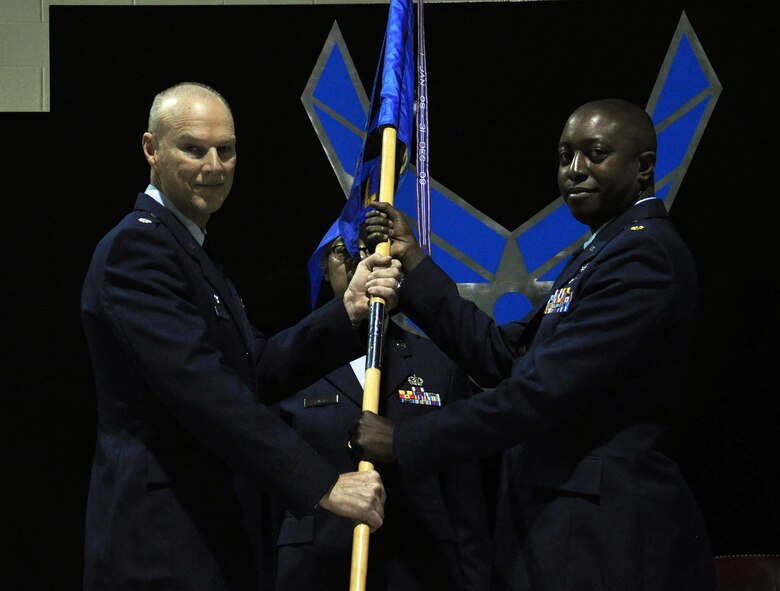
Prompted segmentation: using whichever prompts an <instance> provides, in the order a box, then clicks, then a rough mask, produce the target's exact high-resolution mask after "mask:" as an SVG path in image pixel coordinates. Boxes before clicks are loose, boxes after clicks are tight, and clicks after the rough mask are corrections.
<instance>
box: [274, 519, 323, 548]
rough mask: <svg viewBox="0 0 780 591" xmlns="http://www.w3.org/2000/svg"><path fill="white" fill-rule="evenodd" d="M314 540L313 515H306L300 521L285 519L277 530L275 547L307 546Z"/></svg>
mask: <svg viewBox="0 0 780 591" xmlns="http://www.w3.org/2000/svg"><path fill="white" fill-rule="evenodd" d="M313 540H314V515H306V516H305V517H302V518H301V519H296V518H295V517H285V518H284V520H283V521H282V527H281V528H280V529H279V538H278V539H277V540H276V545H277V546H285V545H287V544H309V543H311V542H312V541H313Z"/></svg>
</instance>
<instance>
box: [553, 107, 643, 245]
mask: <svg viewBox="0 0 780 591" xmlns="http://www.w3.org/2000/svg"><path fill="white" fill-rule="evenodd" d="M639 172H640V159H639V154H638V152H637V149H636V142H635V141H634V139H633V129H632V128H630V126H629V125H628V124H626V123H624V122H623V121H622V120H621V118H620V117H617V116H613V115H610V114H605V113H603V112H601V111H599V110H597V109H580V110H578V111H576V112H575V113H574V114H573V115H572V116H571V117H570V118H569V120H568V121H567V122H566V126H565V127H564V128H563V133H562V134H561V139H560V141H559V142H558V189H559V190H560V192H561V195H562V196H563V200H564V201H565V202H566V204H567V205H568V206H569V210H570V211H571V213H572V215H573V216H574V219H576V220H577V221H579V222H582V223H583V224H587V225H588V226H589V227H590V229H591V230H592V231H595V230H597V229H598V228H599V227H600V226H601V225H602V224H604V223H605V222H607V221H609V220H610V219H612V218H613V217H615V216H616V215H618V214H620V213H622V212H623V211H625V210H626V209H627V208H628V207H630V206H631V205H632V204H633V203H634V202H635V201H636V200H637V199H638V198H639V195H640V193H641V188H640V185H639V180H638V174H639Z"/></svg>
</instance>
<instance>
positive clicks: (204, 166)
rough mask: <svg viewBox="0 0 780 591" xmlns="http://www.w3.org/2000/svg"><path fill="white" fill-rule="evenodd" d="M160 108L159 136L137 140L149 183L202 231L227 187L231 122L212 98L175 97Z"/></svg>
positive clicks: (232, 154) (232, 152)
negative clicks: (162, 115)
mask: <svg viewBox="0 0 780 591" xmlns="http://www.w3.org/2000/svg"><path fill="white" fill-rule="evenodd" d="M166 109H167V110H166V111H165V118H164V122H165V125H164V126H163V131H162V132H161V133H159V134H158V136H155V135H153V134H151V133H146V134H144V139H143V144H144V152H145V153H146V159H147V160H148V161H149V164H150V165H151V167H152V183H153V184H154V185H155V186H156V187H157V188H158V189H160V191H162V193H163V194H164V195H165V196H166V197H168V199H170V200H171V201H172V202H173V204H174V205H175V206H176V207H177V208H178V209H179V211H181V212H182V213H183V214H184V215H186V216H187V217H188V218H190V219H191V220H192V221H193V222H195V223H196V224H198V226H200V227H201V228H203V227H205V225H206V222H207V221H208V219H209V217H210V216H211V214H212V213H214V212H216V211H217V210H218V209H219V208H220V207H221V206H222V203H223V202H224V201H225V199H226V198H227V196H228V193H230V188H231V187H232V186H233V173H234V171H235V166H236V136H235V132H234V128H233V118H232V117H231V115H230V112H229V111H228V109H227V108H226V107H225V105H224V104H223V103H222V101H220V100H219V99H217V98H215V97H206V98H202V97H201V98H192V97H180V98H176V99H173V101H172V104H170V105H167V106H166Z"/></svg>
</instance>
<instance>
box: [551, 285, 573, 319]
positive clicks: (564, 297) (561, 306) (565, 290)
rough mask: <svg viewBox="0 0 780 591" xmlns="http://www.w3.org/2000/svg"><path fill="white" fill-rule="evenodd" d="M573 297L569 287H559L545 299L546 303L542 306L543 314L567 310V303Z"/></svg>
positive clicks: (569, 302)
mask: <svg viewBox="0 0 780 591" xmlns="http://www.w3.org/2000/svg"><path fill="white" fill-rule="evenodd" d="M573 297H574V294H573V293H572V291H571V287H561V288H560V289H556V290H555V291H554V292H553V293H552V294H551V295H550V299H549V300H547V305H546V306H545V308H544V313H545V314H553V313H555V312H568V311H569V304H571V300H572V298H573Z"/></svg>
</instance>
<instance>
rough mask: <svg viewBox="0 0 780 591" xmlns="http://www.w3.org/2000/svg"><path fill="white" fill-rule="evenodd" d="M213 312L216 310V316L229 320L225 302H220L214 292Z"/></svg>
mask: <svg viewBox="0 0 780 591" xmlns="http://www.w3.org/2000/svg"><path fill="white" fill-rule="evenodd" d="M214 312H216V314H217V318H222V320H230V314H228V311H227V308H226V307H225V304H223V303H222V300H221V299H220V297H219V294H216V293H215V294H214Z"/></svg>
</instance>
